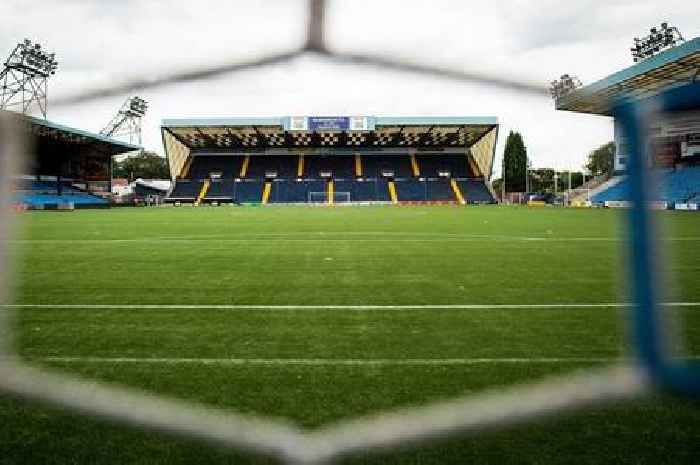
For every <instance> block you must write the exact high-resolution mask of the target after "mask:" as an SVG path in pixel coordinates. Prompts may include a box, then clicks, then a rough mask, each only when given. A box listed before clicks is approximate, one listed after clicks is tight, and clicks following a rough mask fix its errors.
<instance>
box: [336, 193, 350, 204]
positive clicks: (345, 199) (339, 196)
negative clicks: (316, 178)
mask: <svg viewBox="0 0 700 465" xmlns="http://www.w3.org/2000/svg"><path fill="white" fill-rule="evenodd" d="M333 203H350V192H333Z"/></svg>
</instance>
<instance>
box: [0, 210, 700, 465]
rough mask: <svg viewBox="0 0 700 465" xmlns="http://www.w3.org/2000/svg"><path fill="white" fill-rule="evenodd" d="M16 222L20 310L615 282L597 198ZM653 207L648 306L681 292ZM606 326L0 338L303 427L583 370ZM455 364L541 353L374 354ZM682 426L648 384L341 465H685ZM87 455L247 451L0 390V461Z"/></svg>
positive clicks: (688, 289)
mask: <svg viewBox="0 0 700 465" xmlns="http://www.w3.org/2000/svg"><path fill="white" fill-rule="evenodd" d="M22 218H23V219H24V221H23V222H22V223H23V224H22V225H21V226H20V237H19V239H18V240H16V241H14V242H13V244H12V252H13V257H14V259H15V263H16V268H17V274H16V276H15V280H14V292H13V300H14V302H15V303H22V304H48V305H53V304H63V305H84V304H107V305H110V304H131V305H136V306H138V305H143V304H154V305H163V304H191V305H222V304H223V305H350V306H353V305H357V306H360V305H404V306H411V305H438V304H439V305H443V304H445V305H450V304H566V303H603V302H615V301H620V299H622V297H621V295H623V289H624V286H623V285H622V284H621V280H622V278H623V276H621V275H622V271H621V270H623V267H622V264H623V261H622V258H621V257H620V255H621V251H622V250H623V246H624V243H623V242H621V241H620V240H619V238H620V234H621V213H620V212H616V211H609V210H573V209H570V210H563V209H541V210H535V209H532V210H530V209H520V208H502V207H469V208H458V207H426V208H423V207H411V208H387V207H385V208H370V207H368V208H335V209H326V208H293V207H289V208H228V207H221V208H218V209H217V208H200V209H189V208H182V209H157V210H155V209H116V210H111V211H78V212H74V213H70V214H62V213H48V212H46V213H29V214H26V215H24V216H23V217H22ZM660 218H661V219H662V222H663V226H664V228H665V229H664V231H665V233H664V237H665V238H666V240H665V241H664V242H663V244H664V246H665V248H666V250H665V252H666V256H667V257H669V260H668V263H667V269H668V270H669V271H670V272H672V273H673V275H674V279H673V281H672V282H673V283H674V285H673V286H672V289H671V290H670V292H669V294H670V295H669V296H667V298H668V299H669V300H676V301H686V302H699V301H700V286H698V285H697V282H698V278H700V247H698V245H700V236H699V235H698V232H700V216H698V215H693V214H683V213H665V214H662V215H660ZM681 317H682V320H683V322H684V328H683V332H684V335H685V336H686V339H687V352H688V353H691V354H700V309H698V308H690V309H686V310H684V311H683V312H682V313H681ZM623 322H624V318H623V317H622V315H621V313H620V311H619V310H615V309H610V308H584V309H575V308H564V307H560V308H557V307H555V308H546V309H480V310H444V309H441V310H437V309H420V308H410V309H408V308H407V309H392V310H358V309H313V310H288V309H285V310H270V309H267V310H252V309H246V310H226V309H177V310H175V309H166V308H164V309H139V308H136V309H128V310H127V309H85V308H60V309H57V308H43V309H39V308H32V309H22V310H21V311H18V312H17V313H16V315H15V327H16V333H17V334H16V346H17V350H18V351H19V352H20V353H21V354H22V356H23V357H24V358H25V359H27V360H28V361H30V362H31V363H35V364H40V365H42V366H47V367H50V368H52V369H56V370H62V371H65V372H69V373H73V374H75V375H79V376H82V377H86V378H94V379H100V380H104V381H109V382H114V383H117V384H120V385H126V386H132V387H136V388H139V389H143V390H148V391H152V392H158V393H162V394H164V395H168V396H171V397H176V398H182V399H188V400H191V401H194V402H200V403H203V404H206V405H211V406H214V407H217V408H221V409H230V410H236V411H243V412H248V413H257V414H264V415H267V416H273V417H281V418H286V419H289V420H291V421H293V422H295V423H297V424H299V425H301V426H303V427H307V428H316V427H319V426H322V425H324V424H328V423H331V422H334V421H338V420H341V419H344V418H348V417H351V416H355V415H360V414H367V413H372V412H376V411H378V410H382V409H390V408H393V407H398V406H410V405H421V404H424V403H425V402H427V401H430V400H437V399H446V398H450V397H454V396H458V395H464V394H468V393H474V392H479V391H482V390H484V389H487V388H491V387H499V386H505V385H511V384H514V383H517V382H524V381H531V380H538V379H543V378H545V377H547V376H550V375H554V374H561V373H568V372H571V371H574V370H581V369H586V368H590V367H593V366H599V365H600V364H601V362H599V361H596V360H595V359H608V358H610V359H613V358H616V357H623V356H625V355H626V354H627V353H628V351H629V348H628V347H627V345H626V343H625V337H624V334H625V329H624V326H623ZM57 357H58V358H57ZM87 357H92V358H96V359H111V358H117V359H119V358H121V359H124V358H132V359H148V358H170V359H177V358H184V359H190V360H191V359H195V360H196V359H203V358H207V359H228V358H234V359H245V360H260V359H263V360H286V359H314V360H315V359H322V360H324V363H323V364H264V363H260V362H254V361H253V362H251V363H244V364H230V363H228V364H227V363H208V364H204V363H196V362H192V361H190V362H188V363H174V362H172V363H164V362H158V363H133V362H124V361H122V362H117V361H105V360H102V361H99V360H98V361H97V362H96V361H94V360H93V361H89V360H84V358H87ZM52 358H53V360H52ZM65 358H72V359H71V361H66V360H65ZM462 358H469V359H472V358H484V359H495V360H498V359H508V358H519V359H538V358H556V359H563V360H561V361H560V362H557V363H553V362H551V361H549V362H543V361H536V360H533V361H531V362H528V363H517V364H514V363H479V364H473V365H459V364H456V365H448V364H440V363H436V364H433V365H396V364H392V363H391V361H392V360H406V359H421V360H422V359H429V360H436V361H440V360H444V359H462ZM81 359H83V360H81ZM567 359H568V360H567ZM334 360H338V361H343V360H344V361H348V360H360V361H362V360H365V361H367V360H373V361H377V360H383V361H388V362H387V363H380V364H376V365H366V364H364V365H362V364H359V365H357V364H356V365H347V364H334V363H333V361H334ZM698 425H700V406H698V404H697V403H694V402H693V401H689V400H682V399H675V398H670V397H655V398H653V399H649V400H646V401H644V402H638V403H635V404H632V405H611V406H608V407H605V408H603V407H600V408H597V409H593V410H590V411H586V412H581V413H579V414H576V415H570V416H565V417H560V418H556V419H552V420H549V421H547V422H538V423H536V424H534V425H527V426H524V427H519V428H513V429H510V430H507V431H502V432H491V433H488V434H484V435H481V436H477V437H470V438H461V439H460V438H455V439H451V440H449V441H444V442H438V443H434V444H429V445H425V446H421V447H417V448H411V449H406V450H398V451H392V452H387V453H382V454H371V455H367V456H360V457H354V458H350V459H348V460H347V462H348V463H411V464H414V463H415V464H419V463H420V464H433V463H434V464H438V463H440V464H444V463H455V464H457V463H465V462H478V463H499V464H501V463H533V464H535V463H562V464H564V463H567V464H568V463H572V462H576V463H629V464H646V463H649V464H651V463H654V464H656V463H688V464H691V463H697V462H698V459H700V431H699V430H698ZM96 462H99V463H115V464H116V463H268V462H269V461H268V460H267V459H265V458H260V457H248V456H242V455H239V454H236V453H232V452H229V451H221V450H216V449H210V448H207V447H205V446H203V445H200V444H198V443H195V442H188V441H182V440H175V439H172V438H169V437H167V436H161V435H159V434H154V433H149V432H143V431H133V430H129V429H126V428H123V427H121V426H116V425H110V424H106V423H103V422H101V421H98V420H92V419H85V418H79V417H77V416H76V415H75V414H73V413H70V412H63V411H60V410H55V409H53V408H47V407H42V406H38V405H34V404H29V403H25V402H20V401H17V400H14V399H10V398H7V397H0V464H3V465H4V464H15V463H17V464H19V463H96Z"/></svg>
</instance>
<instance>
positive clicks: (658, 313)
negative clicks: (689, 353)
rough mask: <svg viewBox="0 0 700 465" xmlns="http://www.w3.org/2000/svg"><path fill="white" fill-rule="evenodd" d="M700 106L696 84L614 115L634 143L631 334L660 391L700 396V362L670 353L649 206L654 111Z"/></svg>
mask: <svg viewBox="0 0 700 465" xmlns="http://www.w3.org/2000/svg"><path fill="white" fill-rule="evenodd" d="M697 108H700V82H691V83H690V84H687V85H683V86H680V87H676V88H673V89H670V90H668V91H665V92H664V93H662V94H660V95H658V96H656V97H652V98H649V99H647V100H644V101H642V102H619V103H618V104H617V105H616V106H615V107H614V110H613V114H614V115H615V117H616V118H618V119H619V121H620V122H621V124H622V130H623V133H624V135H625V137H626V138H627V141H628V144H629V156H628V164H627V169H628V174H629V194H630V195H629V197H630V200H631V201H632V204H633V206H632V208H631V209H630V211H629V218H628V223H627V225H628V228H629V231H628V237H629V246H628V247H629V254H628V255H629V258H628V259H629V260H630V263H629V273H630V278H631V279H630V282H631V285H632V289H631V292H632V294H631V296H632V301H633V304H634V306H633V308H632V310H631V320H632V336H633V338H634V340H633V342H634V346H635V347H636V349H637V355H638V357H639V361H640V362H641V364H642V365H643V367H644V368H645V369H646V371H647V374H648V375H649V376H650V378H651V380H652V381H653V382H655V383H656V384H657V385H658V386H659V387H661V388H664V389H667V390H671V391H674V392H677V393H681V394H690V395H698V394H700V364H698V363H697V362H695V363H694V362H692V361H689V360H682V359H674V358H671V357H670V356H669V354H667V353H666V347H667V345H668V344H667V343H668V340H667V339H668V336H667V335H666V334H665V332H664V331H663V329H664V324H663V323H664V315H663V311H662V309H661V305H660V303H659V291H658V288H657V285H658V283H659V275H658V268H657V266H656V265H657V264H656V263H655V257H656V251H657V249H656V247H657V244H656V238H655V237H654V229H653V225H652V224H651V217H650V216H651V215H650V212H649V209H648V207H647V205H648V202H649V201H650V200H651V196H650V195H649V191H650V190H649V189H650V188H649V173H648V170H647V168H646V160H647V154H646V140H645V122H646V121H647V119H648V118H649V117H653V115H654V114H655V113H659V112H664V111H679V110H689V109H697Z"/></svg>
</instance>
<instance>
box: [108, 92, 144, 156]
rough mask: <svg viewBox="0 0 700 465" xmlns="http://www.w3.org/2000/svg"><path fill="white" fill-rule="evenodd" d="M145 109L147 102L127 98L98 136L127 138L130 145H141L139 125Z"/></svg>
mask: <svg viewBox="0 0 700 465" xmlns="http://www.w3.org/2000/svg"><path fill="white" fill-rule="evenodd" d="M147 109H148V102H146V101H145V100H144V99H142V98H141V97H129V98H128V99H126V101H125V102H124V104H123V105H122V106H121V108H120V109H119V111H118V112H117V114H116V115H115V116H114V118H112V120H111V121H110V122H109V123H108V124H107V126H105V127H104V129H102V131H100V134H102V135H103V136H108V137H118V136H122V137H124V138H126V137H128V138H129V143H130V144H137V145H142V143H141V142H142V141H141V123H142V120H143V116H144V115H145V114H146V110H147Z"/></svg>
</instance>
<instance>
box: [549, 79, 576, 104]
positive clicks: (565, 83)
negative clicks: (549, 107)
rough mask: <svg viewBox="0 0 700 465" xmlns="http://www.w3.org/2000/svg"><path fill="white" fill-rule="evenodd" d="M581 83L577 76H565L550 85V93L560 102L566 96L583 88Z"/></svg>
mask: <svg viewBox="0 0 700 465" xmlns="http://www.w3.org/2000/svg"><path fill="white" fill-rule="evenodd" d="M581 86H582V84H581V81H580V80H579V78H577V77H576V76H570V75H568V74H563V75H562V76H561V77H560V78H559V79H557V80H556V81H552V82H551V83H550V85H549V93H550V94H551V96H552V98H553V99H554V100H559V99H560V98H562V97H564V96H565V95H567V94H569V93H571V92H573V91H575V90H576V89H578V88H579V87H581Z"/></svg>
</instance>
